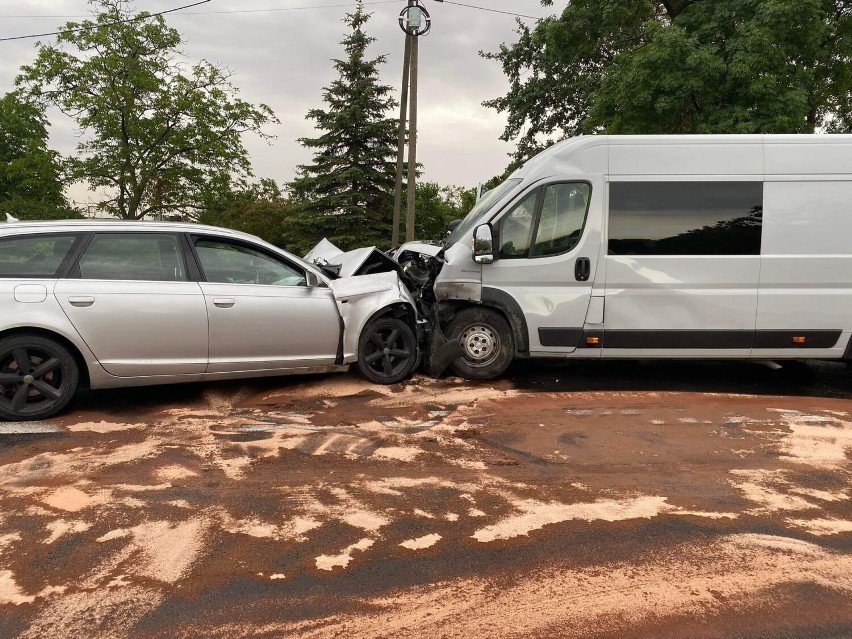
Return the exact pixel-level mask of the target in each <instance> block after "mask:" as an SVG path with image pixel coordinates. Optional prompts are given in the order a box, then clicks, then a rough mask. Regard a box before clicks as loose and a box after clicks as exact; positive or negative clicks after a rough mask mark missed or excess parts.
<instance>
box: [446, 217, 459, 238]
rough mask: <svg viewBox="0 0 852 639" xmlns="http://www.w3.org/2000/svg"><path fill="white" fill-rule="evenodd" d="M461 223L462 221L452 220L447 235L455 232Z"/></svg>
mask: <svg viewBox="0 0 852 639" xmlns="http://www.w3.org/2000/svg"><path fill="white" fill-rule="evenodd" d="M461 223H462V221H461V220H452V221H451V222H450V223H449V224H447V235H449V234H450V233H452V232H453V231H455V230H456V229H457V228H458V226H459V224H461Z"/></svg>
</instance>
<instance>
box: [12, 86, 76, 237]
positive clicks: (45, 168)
mask: <svg viewBox="0 0 852 639" xmlns="http://www.w3.org/2000/svg"><path fill="white" fill-rule="evenodd" d="M5 213H9V214H11V215H13V216H14V217H16V218H18V219H22V220H46V219H63V218H68V217H79V214H78V213H76V212H75V211H72V210H71V208H70V207H69V206H68V202H67V201H66V199H65V196H64V195H63V193H62V176H61V167H60V163H59V158H58V156H57V154H56V153H55V152H54V151H51V150H50V149H49V148H48V146H47V120H46V118H45V114H44V109H43V108H41V107H40V106H39V105H37V104H33V103H31V102H27V101H25V100H23V99H22V98H21V96H20V95H19V94H17V93H7V94H6V95H4V96H3V97H2V98H0V221H2V220H4V219H5V218H6V216H5Z"/></svg>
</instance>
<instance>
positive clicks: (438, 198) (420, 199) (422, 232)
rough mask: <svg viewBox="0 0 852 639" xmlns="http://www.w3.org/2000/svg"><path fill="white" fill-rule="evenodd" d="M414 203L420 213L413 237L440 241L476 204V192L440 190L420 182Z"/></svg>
mask: <svg viewBox="0 0 852 639" xmlns="http://www.w3.org/2000/svg"><path fill="white" fill-rule="evenodd" d="M414 199H415V202H414V208H415V210H416V211H417V217H416V218H415V221H414V237H416V238H417V239H419V240H440V239H442V238H444V237H445V236H446V235H447V225H448V224H449V223H450V222H452V221H453V220H459V219H461V218H463V217H464V216H465V215H467V213H468V211H470V210H471V209H472V208H473V205H474V204H476V191H475V190H474V189H465V188H463V187H460V186H441V185H439V184H438V183H437V182H418V183H417V185H416V186H415V189H414ZM403 219H405V218H404V216H403ZM403 226H404V225H403ZM404 230H405V229H404V228H403V231H404Z"/></svg>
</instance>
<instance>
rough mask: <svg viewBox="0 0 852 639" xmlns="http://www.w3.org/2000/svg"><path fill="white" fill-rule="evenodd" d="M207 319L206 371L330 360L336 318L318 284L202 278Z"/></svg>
mask: <svg viewBox="0 0 852 639" xmlns="http://www.w3.org/2000/svg"><path fill="white" fill-rule="evenodd" d="M200 286H201V289H202V291H203V292H204V299H205V303H206V306H207V313H208V316H209V324H210V329H209V330H210V355H209V357H210V362H209V365H208V367H207V372H208V373H224V372H228V371H249V370H266V369H280V370H287V369H291V368H300V367H306V366H308V367H310V366H328V365H333V364H334V362H335V359H336V357H337V351H338V345H339V343H340V319H339V315H338V312H337V309H336V308H335V304H334V300H333V298H332V295H331V291H330V290H329V289H327V288H321V287H315V288H311V287H307V286H274V285H252V284H221V283H212V282H201V283H200Z"/></svg>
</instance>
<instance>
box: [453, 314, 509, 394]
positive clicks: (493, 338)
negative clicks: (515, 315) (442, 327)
mask: <svg viewBox="0 0 852 639" xmlns="http://www.w3.org/2000/svg"><path fill="white" fill-rule="evenodd" d="M447 333H448V335H449V336H450V339H451V340H452V339H456V340H458V342H459V345H460V346H461V349H462V353H463V355H462V356H461V357H459V358H458V359H457V360H455V361H454V362H453V363H452V364H450V368H451V369H452V370H453V371H454V372H455V373H456V374H457V375H460V376H462V377H465V378H467V379H493V378H495V377H498V376H499V375H502V374H503V372H504V371H505V370H506V369H507V368H508V367H509V364H510V363H511V362H512V357H513V356H514V354H515V342H514V340H513V339H512V329H511V327H510V326H509V323H508V322H507V321H506V320H505V319H504V318H503V316H501V315H500V314H499V313H497V312H495V311H492V310H490V309H487V308H466V309H464V310H462V311H459V313H458V314H457V315H456V316H455V317H454V318H453V320H452V321H451V322H450V325H449V327H448V329H447Z"/></svg>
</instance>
